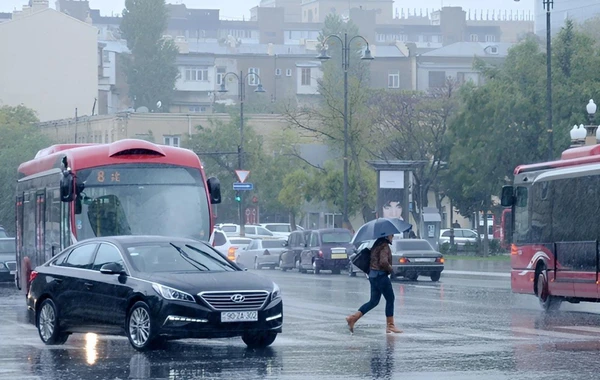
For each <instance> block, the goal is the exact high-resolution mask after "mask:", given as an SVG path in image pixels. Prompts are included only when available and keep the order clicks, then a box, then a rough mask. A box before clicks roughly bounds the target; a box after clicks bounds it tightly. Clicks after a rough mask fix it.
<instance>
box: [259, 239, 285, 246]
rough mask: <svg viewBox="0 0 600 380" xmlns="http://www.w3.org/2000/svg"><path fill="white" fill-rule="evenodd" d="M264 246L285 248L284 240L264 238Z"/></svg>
mask: <svg viewBox="0 0 600 380" xmlns="http://www.w3.org/2000/svg"><path fill="white" fill-rule="evenodd" d="M262 246H263V248H283V240H263V242H262Z"/></svg>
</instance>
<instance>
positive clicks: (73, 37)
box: [0, 0, 98, 121]
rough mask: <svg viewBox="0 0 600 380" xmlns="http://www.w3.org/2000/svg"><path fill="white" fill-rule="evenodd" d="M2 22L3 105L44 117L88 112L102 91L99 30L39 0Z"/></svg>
mask: <svg viewBox="0 0 600 380" xmlns="http://www.w3.org/2000/svg"><path fill="white" fill-rule="evenodd" d="M32 5H33V6H32V7H28V6H27V7H24V9H23V10H22V11H15V12H14V13H13V16H12V20H11V21H7V22H3V23H1V24H0V51H2V59H0V104H3V105H12V106H15V105H19V104H23V105H25V106H27V107H30V108H32V109H34V110H35V111H36V112H37V115H38V117H39V118H40V120H42V121H44V120H56V119H63V118H67V117H72V116H74V115H75V110H76V109H77V110H78V113H79V115H84V114H90V113H91V111H92V107H93V106H94V100H95V99H96V98H97V96H98V43H97V29H96V28H95V27H93V26H92V25H90V24H87V23H85V22H82V21H79V20H76V19H74V18H72V17H70V16H68V15H66V14H64V13H61V12H57V11H55V10H53V9H50V8H48V1H44V0H35V1H33V2H32Z"/></svg>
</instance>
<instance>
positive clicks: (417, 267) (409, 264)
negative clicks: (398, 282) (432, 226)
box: [391, 239, 444, 282]
mask: <svg viewBox="0 0 600 380" xmlns="http://www.w3.org/2000/svg"><path fill="white" fill-rule="evenodd" d="M391 248H392V267H393V268H394V273H393V276H394V277H398V276H402V277H406V278H408V279H409V280H411V281H416V280H417V278H418V277H419V276H429V277H430V278H431V281H434V282H436V281H439V279H440V276H441V274H442V271H443V270H444V256H442V254H441V253H439V252H438V251H436V250H435V249H433V247H432V246H431V244H429V242H428V241H427V240H424V239H401V240H397V241H394V243H393V244H392V247H391Z"/></svg>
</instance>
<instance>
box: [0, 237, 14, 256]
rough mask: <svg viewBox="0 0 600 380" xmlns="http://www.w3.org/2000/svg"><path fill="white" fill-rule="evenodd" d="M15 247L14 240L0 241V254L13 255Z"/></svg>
mask: <svg viewBox="0 0 600 380" xmlns="http://www.w3.org/2000/svg"><path fill="white" fill-rule="evenodd" d="M15 252H16V246H15V240H14V239H7V240H0V253H15Z"/></svg>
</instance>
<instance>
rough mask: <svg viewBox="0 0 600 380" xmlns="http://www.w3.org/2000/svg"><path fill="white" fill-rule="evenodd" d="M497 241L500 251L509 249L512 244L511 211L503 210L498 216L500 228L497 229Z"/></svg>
mask: <svg viewBox="0 0 600 380" xmlns="http://www.w3.org/2000/svg"><path fill="white" fill-rule="evenodd" d="M498 235H499V236H498V239H499V240H500V247H501V248H502V249H510V243H511V242H512V209H511V208H505V209H504V210H502V215H501V216H500V226H499V228H498Z"/></svg>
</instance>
